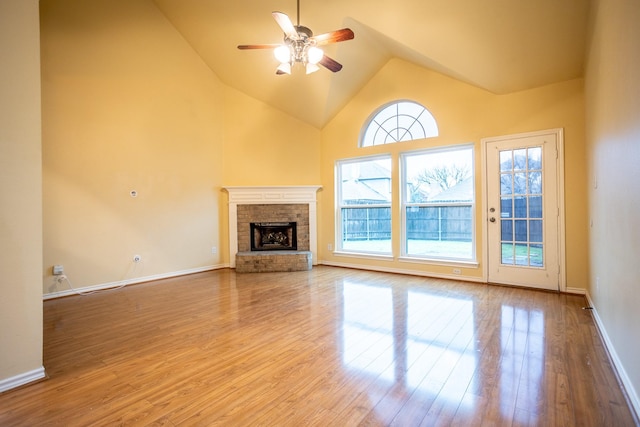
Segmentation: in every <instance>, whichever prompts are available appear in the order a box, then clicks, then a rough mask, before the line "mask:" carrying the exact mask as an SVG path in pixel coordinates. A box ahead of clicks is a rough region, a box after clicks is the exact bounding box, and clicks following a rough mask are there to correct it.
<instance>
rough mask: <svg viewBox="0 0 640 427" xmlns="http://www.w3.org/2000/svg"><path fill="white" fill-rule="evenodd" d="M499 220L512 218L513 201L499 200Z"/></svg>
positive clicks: (507, 198)
mask: <svg viewBox="0 0 640 427" xmlns="http://www.w3.org/2000/svg"><path fill="white" fill-rule="evenodd" d="M500 218H513V199H512V198H511V197H502V198H501V199H500Z"/></svg>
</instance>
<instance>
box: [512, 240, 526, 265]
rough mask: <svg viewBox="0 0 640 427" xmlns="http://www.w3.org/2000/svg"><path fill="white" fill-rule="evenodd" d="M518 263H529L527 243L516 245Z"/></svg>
mask: <svg viewBox="0 0 640 427" xmlns="http://www.w3.org/2000/svg"><path fill="white" fill-rule="evenodd" d="M515 250H516V265H529V246H528V245H527V244H526V243H525V244H522V245H516V246H515Z"/></svg>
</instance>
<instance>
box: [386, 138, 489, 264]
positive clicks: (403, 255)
mask: <svg viewBox="0 0 640 427" xmlns="http://www.w3.org/2000/svg"><path fill="white" fill-rule="evenodd" d="M461 149H469V150H470V152H471V180H472V200H471V201H470V202H409V201H408V192H407V159H408V158H409V157H411V156H418V155H424V154H437V153H445V152H449V151H457V150H461ZM398 163H399V167H400V173H399V183H398V184H399V188H400V206H399V209H400V255H399V257H398V259H399V260H403V261H410V262H411V261H412V262H424V261H429V262H430V263H434V264H443V265H471V266H477V265H478V261H477V253H476V252H477V251H476V246H477V236H476V228H477V216H476V207H477V197H476V191H475V179H476V168H475V145H474V144H473V143H471V142H470V143H464V144H455V145H448V146H439V147H433V148H422V149H418V150H410V151H403V152H400V153H399V154H398ZM442 206H447V207H456V206H457V207H462V206H469V207H470V209H471V257H470V258H461V257H451V256H448V255H447V256H436V255H431V254H430V255H419V254H412V253H409V252H408V239H407V234H408V230H407V209H408V208H409V207H442Z"/></svg>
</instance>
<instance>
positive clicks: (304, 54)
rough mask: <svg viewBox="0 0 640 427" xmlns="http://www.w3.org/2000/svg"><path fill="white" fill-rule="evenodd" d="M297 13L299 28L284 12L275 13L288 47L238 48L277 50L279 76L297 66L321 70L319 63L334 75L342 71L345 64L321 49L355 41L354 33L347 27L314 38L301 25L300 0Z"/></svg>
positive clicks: (274, 51)
mask: <svg viewBox="0 0 640 427" xmlns="http://www.w3.org/2000/svg"><path fill="white" fill-rule="evenodd" d="M297 10H298V25H293V23H292V22H291V19H289V17H288V16H287V15H286V14H284V13H282V12H273V13H272V15H273V18H274V19H275V20H276V22H277V23H278V25H279V26H280V28H281V29H282V31H283V32H284V44H259V45H239V46H238V49H241V50H245V49H273V54H274V56H275V57H276V59H277V60H278V62H280V65H279V66H278V68H277V69H276V74H291V70H292V68H293V66H294V65H295V64H301V65H302V66H303V67H304V68H305V71H306V73H307V74H311V73H314V72H316V71H318V70H319V69H320V67H318V64H319V65H322V66H323V67H325V68H326V69H328V70H330V71H333V72H334V73H336V72H338V71H340V70H341V69H342V64H340V63H338V62H337V61H335V60H334V59H331V58H329V57H328V56H327V55H325V53H324V52H323V50H322V49H321V48H319V47H318V46H319V45H325V44H329V43H338V42H342V41H346V40H351V39H353V38H354V34H353V31H351V30H350V29H349V28H343V29H341V30H336V31H332V32H329V33H325V34H320V35H319V36H316V37H314V36H313V32H312V31H311V30H310V29H309V28H307V27H305V26H302V25H300V0H297Z"/></svg>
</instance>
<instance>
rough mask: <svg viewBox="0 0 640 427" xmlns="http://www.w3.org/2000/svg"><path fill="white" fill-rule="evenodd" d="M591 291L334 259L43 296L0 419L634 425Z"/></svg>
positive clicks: (25, 422) (5, 422)
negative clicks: (41, 342)
mask: <svg viewBox="0 0 640 427" xmlns="http://www.w3.org/2000/svg"><path fill="white" fill-rule="evenodd" d="M584 305H585V300H584V298H583V297H580V296H574V295H562V294H555V293H547V292H540V291H533V290H525V289H517V288H509V287H500V286H491V285H482V284H468V283H463V282H455V281H447V280H436V279H427V278H420V277H413V276H403V275H395V274H385V273H374V272H366V271H358V270H349V269H342V268H334V267H323V266H318V267H314V268H313V270H311V271H303V272H291V273H259V274H236V273H235V272H234V271H233V270H217V271H212V272H206V273H200V274H195V275H191V276H185V277H181V278H175V279H166V280H161V281H157V282H153V283H146V284H140V285H135V286H129V287H127V288H124V289H119V290H114V291H110V292H104V293H97V294H93V295H88V296H74V297H68V298H62V299H57V300H49V301H46V302H45V303H44V339H45V346H44V361H45V368H46V371H47V374H48V376H49V378H48V379H47V380H45V381H42V382H39V383H36V384H32V385H29V386H25V387H22V388H19V389H16V390H11V391H9V392H6V393H4V394H1V395H0V425H2V426H44V425H64V426H88V425H168V426H173V425H189V426H191V425H205V426H210V425H233V426H248V425H264V426H289V425H290V426H306V425H322V426H352V425H376V426H377V425H397V426H432V425H479V426H480V425H482V426H494V425H496V426H497V425H504V426H511V425H514V426H520V425H535V426H574V425H576V426H578V425H579V426H632V425H636V423H635V420H634V418H633V415H632V413H631V412H630V410H629V407H628V405H627V403H626V401H625V397H624V395H623V393H622V391H621V388H620V386H619V384H618V382H617V380H616V377H615V375H614V373H613V371H612V368H611V366H610V363H609V360H608V358H607V354H606V352H605V349H604V348H603V345H602V343H601V341H600V338H599V336H598V333H597V330H596V328H595V325H594V322H593V320H592V317H591V313H590V311H588V310H583V309H582V307H583V306H584Z"/></svg>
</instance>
